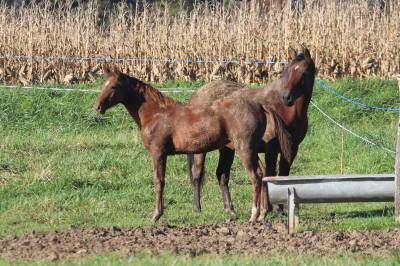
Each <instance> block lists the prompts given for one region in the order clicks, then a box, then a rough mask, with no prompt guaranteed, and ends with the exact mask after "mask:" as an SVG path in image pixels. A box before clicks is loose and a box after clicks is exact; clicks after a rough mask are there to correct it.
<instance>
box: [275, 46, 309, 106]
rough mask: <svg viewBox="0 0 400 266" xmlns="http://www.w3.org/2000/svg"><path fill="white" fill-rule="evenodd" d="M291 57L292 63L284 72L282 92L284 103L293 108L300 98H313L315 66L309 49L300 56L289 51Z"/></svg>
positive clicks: (291, 50)
mask: <svg viewBox="0 0 400 266" xmlns="http://www.w3.org/2000/svg"><path fill="white" fill-rule="evenodd" d="M289 57H290V59H291V61H290V63H289V64H288V66H287V68H286V69H285V71H284V72H283V77H282V78H283V80H284V84H283V85H282V87H281V88H280V91H281V95H282V100H283V103H284V104H286V105H288V106H292V105H293V104H294V102H295V101H296V99H297V98H298V97H299V96H301V95H305V96H311V93H312V88H313V86H314V78H315V64H314V61H313V60H312V59H311V55H310V51H309V50H308V49H307V48H305V49H304V51H303V52H302V53H299V54H297V52H296V51H295V50H294V49H289Z"/></svg>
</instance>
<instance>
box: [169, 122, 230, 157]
mask: <svg viewBox="0 0 400 266" xmlns="http://www.w3.org/2000/svg"><path fill="white" fill-rule="evenodd" d="M172 142H173V145H174V149H175V152H177V153H200V152H207V151H211V150H215V149H218V148H220V147H222V146H224V145H225V144H227V143H228V139H227V137H226V134H225V132H223V130H222V128H221V127H220V126H219V125H215V126H214V127H197V128H182V129H181V130H180V131H175V132H174V135H173V138H172Z"/></svg>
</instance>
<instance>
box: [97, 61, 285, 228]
mask: <svg viewBox="0 0 400 266" xmlns="http://www.w3.org/2000/svg"><path fill="white" fill-rule="evenodd" d="M104 73H105V76H106V81H105V83H104V85H103V88H102V91H101V93H100V95H99V97H98V100H97V103H96V109H97V111H99V112H100V113H101V114H104V113H105V112H106V110H107V109H108V108H110V107H112V106H114V105H116V104H119V103H121V104H123V105H124V106H125V108H126V109H127V110H128V112H129V113H130V114H131V116H132V117H133V119H134V120H135V122H136V123H137V124H138V126H139V128H140V134H141V138H142V141H143V144H144V146H145V148H146V149H147V150H148V151H149V153H150V154H151V157H152V159H153V172H154V184H155V191H156V207H155V211H154V216H153V220H154V221H157V220H158V219H159V218H160V217H161V215H162V214H163V211H164V203H163V191H164V185H165V168H166V163H167V156H168V155H174V154H194V153H205V152H209V151H212V150H215V149H221V148H223V147H225V146H226V145H227V144H228V143H231V145H232V146H233V148H234V149H235V150H236V152H237V153H238V155H239V157H240V159H241V160H242V162H243V165H244V167H245V169H246V171H247V174H248V176H249V178H250V181H251V183H252V186H253V201H252V211H251V217H250V221H255V220H256V218H257V217H258V214H259V212H260V207H261V208H263V206H260V204H259V202H260V191H261V176H260V175H259V174H258V173H257V168H258V161H257V157H258V156H257V150H258V148H259V147H258V146H259V144H260V141H261V138H262V137H263V134H264V132H265V129H266V121H267V116H271V115H275V113H274V111H272V110H269V106H268V105H266V104H259V103H255V102H249V101H247V100H245V99H239V98H227V99H223V100H217V101H215V102H213V103H212V104H210V105H208V106H202V107H198V106H196V107H193V106H189V105H183V104H180V103H177V102H176V101H174V100H173V99H172V98H170V97H167V96H165V95H163V94H162V93H161V92H159V91H158V90H156V89H155V88H153V87H151V86H150V85H148V84H145V83H143V82H142V81H140V80H138V79H136V78H133V77H130V76H128V75H125V74H123V73H120V72H119V71H117V70H114V71H110V70H108V69H105V70H104ZM280 130H282V132H284V128H280ZM261 211H264V210H261Z"/></svg>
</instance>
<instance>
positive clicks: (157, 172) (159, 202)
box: [152, 152, 167, 222]
mask: <svg viewBox="0 0 400 266" xmlns="http://www.w3.org/2000/svg"><path fill="white" fill-rule="evenodd" d="M152 157H153V173H154V187H155V192H156V208H155V210H154V215H153V222H156V221H157V220H158V219H160V217H161V216H162V215H163V213H164V199H163V193H164V186H165V167H166V164H167V155H166V154H164V153H159V152H155V153H154V154H152Z"/></svg>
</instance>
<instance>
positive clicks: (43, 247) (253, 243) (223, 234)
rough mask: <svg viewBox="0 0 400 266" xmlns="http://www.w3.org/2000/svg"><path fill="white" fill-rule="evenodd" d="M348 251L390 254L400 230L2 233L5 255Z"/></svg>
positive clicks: (249, 227) (223, 227)
mask: <svg viewBox="0 0 400 266" xmlns="http://www.w3.org/2000/svg"><path fill="white" fill-rule="evenodd" d="M343 250H347V251H351V252H354V253H361V254H370V253H379V254H384V253H390V252H393V251H395V250H396V251H399V250H400V229H391V230H385V231H350V232H301V233H296V234H294V235H292V236H289V235H288V234H287V233H286V231H285V229H284V226H283V225H282V224H273V225H271V224H267V223H265V224H250V223H245V224H236V223H222V224H210V225H192V226H185V227H175V226H171V225H159V226H151V227H138V228H118V227H111V228H93V229H88V228H78V227H72V228H70V229H67V230H63V231H53V232H40V233H39V232H32V233H29V234H25V235H22V236H4V237H0V256H3V257H11V258H14V259H15V258H23V259H33V260H37V259H48V260H59V259H63V258H66V257H80V256H84V255H86V254H93V253H99V252H106V251H108V252H118V253H120V254H122V255H131V254H133V253H135V252H139V251H145V252H147V251H150V252H154V253H159V252H161V251H173V252H176V253H177V254H189V255H192V256H195V255H200V254H204V253H212V254H263V255H267V254H277V253H278V254H279V253H291V254H318V255H329V254H335V253H337V252H340V251H343Z"/></svg>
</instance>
